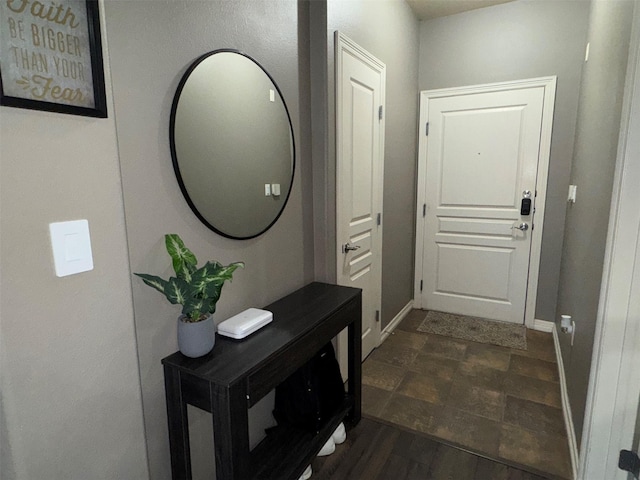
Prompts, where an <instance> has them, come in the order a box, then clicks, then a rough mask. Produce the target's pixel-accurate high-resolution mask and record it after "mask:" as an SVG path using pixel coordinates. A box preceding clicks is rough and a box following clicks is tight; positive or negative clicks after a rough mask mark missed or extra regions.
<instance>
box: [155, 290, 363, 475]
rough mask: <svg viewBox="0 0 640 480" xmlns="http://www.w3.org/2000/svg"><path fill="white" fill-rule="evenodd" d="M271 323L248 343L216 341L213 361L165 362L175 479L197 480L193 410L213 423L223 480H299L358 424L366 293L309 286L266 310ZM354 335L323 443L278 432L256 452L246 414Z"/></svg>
mask: <svg viewBox="0 0 640 480" xmlns="http://www.w3.org/2000/svg"><path fill="white" fill-rule="evenodd" d="M264 308H265V310H269V311H271V312H273V322H271V323H270V324H269V325H267V326H266V327H264V328H262V329H261V330H259V331H258V332H256V333H254V334H253V335H251V336H250V337H248V338H246V339H244V340H240V341H238V340H232V339H229V338H227V337H223V336H219V335H217V336H216V344H215V346H214V348H213V350H212V351H211V353H209V354H208V355H206V356H204V357H200V358H196V359H193V358H188V357H185V356H184V355H182V354H181V353H179V352H176V353H174V354H173V355H170V356H168V357H166V358H164V359H163V360H162V363H163V365H164V374H165V392H166V397H167V417H168V422H169V443H170V449H171V470H172V475H173V479H174V480H177V479H191V459H190V452H189V432H188V419H187V404H190V405H194V406H196V407H198V408H201V409H203V410H205V411H207V412H210V413H211V414H212V416H213V435H214V443H215V457H216V476H217V479H218V480H246V479H261V480H266V479H274V480H275V479H277V480H287V479H291V480H297V478H298V477H299V476H300V475H301V474H302V472H303V471H304V469H305V467H306V465H307V464H308V463H310V462H311V459H312V458H313V457H314V456H315V455H316V454H317V453H318V451H319V450H320V448H322V446H323V445H324V443H325V442H326V440H327V439H328V438H329V437H330V436H331V434H332V433H333V431H334V430H335V428H336V427H337V426H338V424H339V423H340V422H341V421H343V420H346V421H347V422H350V423H353V424H355V423H357V422H358V421H359V420H360V401H361V391H362V386H361V378H362V373H361V363H360V358H361V352H362V346H361V331H362V314H361V311H362V293H361V290H359V289H355V288H349V287H341V286H337V285H329V284H324V283H317V282H314V283H311V284H309V285H307V286H306V287H304V288H301V289H300V290H297V291H296V292H294V293H292V294H290V295H288V296H286V297H284V298H282V299H280V300H278V301H276V302H274V303H272V304H271V305H268V306H266V307H264ZM344 328H348V333H349V335H348V337H349V339H348V358H349V362H348V373H349V379H348V382H347V394H346V396H345V400H344V402H343V404H342V405H341V406H340V407H339V408H338V409H337V411H336V412H335V414H334V415H333V417H331V418H330V419H329V420H328V421H327V422H326V424H325V425H324V426H323V427H322V429H321V431H320V432H319V433H318V434H317V435H313V434H311V433H309V432H305V431H302V430H297V429H285V428H282V427H278V428H276V429H275V430H274V431H273V432H271V433H270V434H269V435H267V437H266V438H265V439H264V440H263V441H262V442H260V444H258V446H256V448H254V449H253V451H250V449H249V431H248V409H249V408H250V407H252V406H253V405H255V404H256V403H257V402H258V401H259V400H260V399H261V398H263V397H264V396H265V395H266V394H267V393H269V392H270V391H271V390H273V389H274V388H275V387H276V386H277V385H279V384H280V383H281V382H282V381H283V380H285V379H286V378H287V377H288V376H289V375H291V374H292V373H293V372H295V371H296V370H297V369H298V368H300V367H301V366H302V365H304V364H305V363H306V362H307V361H308V360H310V359H311V358H312V357H313V356H314V355H315V354H316V352H318V351H319V350H320V349H321V348H322V347H323V346H324V345H325V344H326V343H327V342H329V341H330V340H331V339H332V338H333V337H335V336H336V335H337V334H338V333H340V332H341V331H342V330H343V329H344Z"/></svg>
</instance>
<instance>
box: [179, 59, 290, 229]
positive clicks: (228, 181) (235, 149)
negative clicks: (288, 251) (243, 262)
mask: <svg viewBox="0 0 640 480" xmlns="http://www.w3.org/2000/svg"><path fill="white" fill-rule="evenodd" d="M220 54H225V55H224V61H225V62H228V61H231V62H233V64H227V65H226V66H225V68H223V69H218V70H217V71H216V72H214V73H215V75H209V74H210V73H211V72H210V70H211V69H212V68H213V66H214V65H213V63H212V62H213V61H223V56H220ZM216 55H218V57H215V56H216ZM229 55H233V57H230V56H229ZM247 60H248V61H249V62H247ZM256 67H257V68H256ZM234 71H237V72H239V73H241V75H239V76H238V75H236V76H234V75H233V73H234ZM205 74H206V75H205ZM212 76H216V77H217V78H211V77H212ZM190 80H191V82H190ZM216 81H219V83H220V84H221V85H223V87H226V88H227V90H230V91H231V92H230V91H218V90H216V89H215V88H211V87H212V85H213V86H215V82H216ZM223 90H224V89H223ZM265 90H268V95H265V93H266V92H265ZM276 92H277V96H276ZM205 100H207V102H205ZM234 101H235V103H230V102H234ZM280 105H281V106H282V108H280ZM211 107H212V108H213V111H212V108H211ZM257 107H262V110H261V111H260V110H259V109H258V108H257ZM187 114H188V115H187ZM216 115H217V116H216ZM234 117H235V118H234ZM216 120H218V123H216ZM238 125H242V126H246V127H249V128H250V129H251V131H250V132H246V131H242V129H240V128H238ZM285 130H286V133H288V135H285ZM285 136H286V138H284V137H285ZM169 139H170V146H171V157H172V161H173V168H174V171H175V174H176V178H177V180H178V184H179V186H180V190H181V191H182V194H183V195H184V197H185V199H186V201H187V203H188V205H189V207H191V210H192V211H193V212H194V214H195V215H196V217H198V219H199V220H200V221H201V222H202V223H204V224H205V225H206V226H207V227H208V228H210V229H211V230H213V231H214V232H216V233H218V234H219V235H222V236H224V237H227V238H232V239H238V240H245V239H250V238H255V237H257V236H259V235H262V234H263V233H264V232H266V231H267V230H268V229H269V228H271V227H272V226H273V225H274V224H275V222H276V221H277V220H278V218H280V215H281V214H282V212H283V211H284V208H285V206H286V204H287V201H288V200H289V196H290V194H291V189H292V186H293V179H294V172H295V163H296V162H295V157H296V153H295V141H294V135H293V127H292V124H291V117H290V115H289V110H288V108H287V105H286V103H285V101H284V98H283V96H282V92H281V91H280V89H279V87H278V85H277V84H276V82H275V81H274V80H273V78H272V77H271V75H269V73H268V72H267V71H266V70H265V69H264V68H263V67H262V66H261V65H260V64H259V63H258V62H257V61H256V60H254V59H253V58H251V57H250V56H248V55H246V54H244V53H242V52H240V51H238V50H232V49H220V50H215V51H212V52H209V53H206V54H204V55H202V56H201V57H199V58H198V59H196V60H195V61H194V62H193V63H192V64H191V65H190V67H189V68H188V69H187V71H186V72H185V74H184V75H183V77H182V79H181V80H180V83H179V85H178V88H177V90H176V94H175V96H174V99H173V104H172V107H171V117H170V126H169ZM252 140H254V141H253V142H252ZM268 146H271V147H272V148H271V149H272V150H273V152H272V153H271V154H269V149H268V148H267V147H268ZM286 150H288V151H289V152H290V155H289V157H288V158H287V156H286V155H284V152H285V151H286ZM274 157H276V158H274ZM282 157H285V158H282ZM273 180H275V181H273ZM267 185H268V186H269V188H271V187H272V186H273V185H276V186H277V188H282V191H281V192H279V193H280V194H279V195H275V194H274V193H272V194H270V195H268V194H267V193H266V192H265V189H266V188H267ZM280 185H282V187H280ZM285 186H286V191H285Z"/></svg>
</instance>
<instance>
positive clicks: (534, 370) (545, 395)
mask: <svg viewBox="0 0 640 480" xmlns="http://www.w3.org/2000/svg"><path fill="white" fill-rule="evenodd" d="M425 316H426V311H423V310H413V311H412V312H411V313H410V314H409V315H408V316H407V317H406V318H405V319H404V320H403V321H402V323H401V324H400V325H399V326H398V327H397V328H396V330H395V331H394V332H393V333H392V334H391V335H390V336H389V338H387V340H386V341H385V342H384V343H383V344H382V345H381V346H380V347H379V348H377V349H376V350H374V351H373V353H372V354H371V355H370V356H369V357H368V358H367V359H366V361H365V362H364V364H363V366H362V369H363V371H362V383H363V387H362V391H363V395H362V396H363V399H362V409H363V413H364V415H366V416H369V417H373V418H378V419H381V420H383V421H386V422H389V423H392V424H395V425H399V426H401V427H404V428H408V429H410V430H413V431H416V432H421V433H423V434H427V435H430V436H433V437H436V438H438V439H442V440H444V441H446V442H449V443H451V444H453V445H457V446H461V447H463V448H466V449H468V450H470V451H473V452H476V453H479V454H481V455H484V456H487V457H489V458H493V459H496V460H499V461H504V462H507V463H510V464H514V465H520V466H522V467H524V468H529V469H530V470H531V471H534V472H538V473H545V474H547V476H551V477H560V478H571V465H570V457H569V447H568V442H567V437H566V431H565V427H564V419H563V416H562V409H561V402H560V385H559V383H558V367H557V364H556V357H555V351H554V346H553V338H552V336H551V334H549V333H542V332H537V331H533V330H528V331H527V347H528V348H527V350H526V351H524V350H516V349H510V348H505V347H499V346H495V345H487V344H482V343H476V342H469V341H465V340H458V339H454V338H449V337H443V336H439V335H433V334H425V333H421V332H418V331H417V330H416V329H417V327H418V326H419V325H420V323H422V320H423V319H424V317H425Z"/></svg>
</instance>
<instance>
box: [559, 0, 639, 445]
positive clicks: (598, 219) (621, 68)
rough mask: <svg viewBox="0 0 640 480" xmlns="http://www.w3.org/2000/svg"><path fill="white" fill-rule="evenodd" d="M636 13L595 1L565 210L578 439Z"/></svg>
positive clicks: (565, 340)
mask: <svg viewBox="0 0 640 480" xmlns="http://www.w3.org/2000/svg"><path fill="white" fill-rule="evenodd" d="M637 14H638V12H636V15H637ZM632 18H633V2H632V1H617V2H609V1H594V2H593V3H592V5H591V15H590V20H589V43H590V55H589V61H588V62H587V63H586V64H585V66H584V69H583V76H582V85H581V88H580V108H579V111H578V122H577V127H576V140H575V148H574V156H573V166H572V169H571V184H574V185H577V187H578V192H577V201H576V203H575V204H573V205H571V206H570V207H569V208H568V211H567V219H566V226H565V238H564V246H563V249H562V266H561V272H560V290H559V292H558V316H559V315H560V314H566V315H572V316H573V319H574V320H575V322H576V325H577V327H576V333H575V341H574V345H573V347H571V342H570V336H569V335H562V334H561V335H560V346H561V350H562V356H563V363H564V367H565V374H566V378H567V390H568V393H569V399H570V403H571V410H572V415H573V423H574V426H575V429H576V435H577V437H578V439H580V437H581V433H582V424H583V419H584V411H585V401H586V394H587V387H588V382H589V372H590V369H591V356H592V352H593V340H594V332H595V321H596V315H597V312H598V300H599V297H600V285H601V279H602V268H603V263H604V251H605V244H606V237H607V227H608V220H609V209H610V205H611V190H612V185H613V173H614V166H615V161H616V151H617V147H618V136H619V127H620V117H621V105H622V97H623V90H624V82H625V74H626V65H627V57H628V50H629V38H630V30H631V19H632Z"/></svg>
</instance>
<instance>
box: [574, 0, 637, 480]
mask: <svg viewBox="0 0 640 480" xmlns="http://www.w3.org/2000/svg"><path fill="white" fill-rule="evenodd" d="M639 9H640V2H639V1H637V0H636V2H635V8H634V12H635V14H634V17H633V18H634V20H633V24H632V25H633V26H632V29H631V32H632V33H631V41H630V44H629V57H628V58H629V60H628V63H627V77H626V79H625V87H624V97H623V100H622V118H621V123H620V135H619V141H618V151H617V155H616V166H615V177H614V182H613V192H612V198H611V209H610V215H609V226H608V233H607V246H606V251H605V257H604V267H603V274H602V286H601V288H600V299H599V304H598V314H597V317H596V326H595V338H594V344H593V356H592V360H591V370H590V374H589V388H588V391H587V404H586V407H585V418H584V423H583V429H582V441H581V443H580V466H579V469H578V478H580V479H582V478H584V479H587V478H609V479H616V480H623V479H626V478H627V474H626V472H623V471H622V470H619V469H618V454H619V451H620V449H623V448H624V449H627V450H628V449H630V448H632V445H633V437H634V429H635V425H636V422H637V418H636V416H637V414H638V402H639V400H638V397H639V394H640V371H639V370H638V364H639V363H640V316H639V315H638V314H639V312H640V211H639V210H638V201H639V200H640V193H639V192H638V188H637V187H638V184H639V183H640V155H639V152H640V129H638V126H639V125H640V17H639V16H638V15H637V12H638V10H639Z"/></svg>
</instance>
